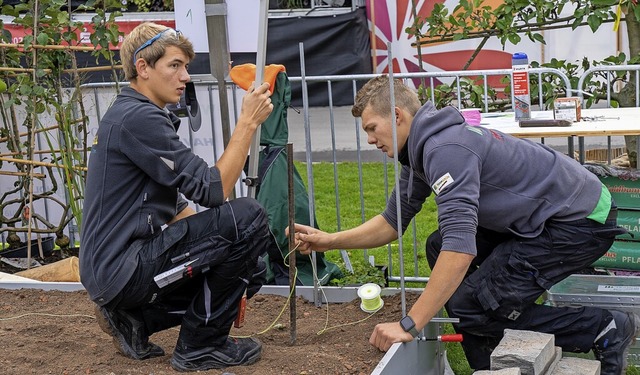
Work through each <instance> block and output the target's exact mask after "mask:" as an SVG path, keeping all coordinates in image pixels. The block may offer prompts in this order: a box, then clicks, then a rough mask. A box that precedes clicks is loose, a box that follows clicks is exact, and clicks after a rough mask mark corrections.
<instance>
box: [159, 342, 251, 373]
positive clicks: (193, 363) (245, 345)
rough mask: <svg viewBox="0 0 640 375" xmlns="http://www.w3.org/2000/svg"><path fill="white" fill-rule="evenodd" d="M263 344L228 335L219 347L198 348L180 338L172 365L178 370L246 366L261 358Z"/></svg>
mask: <svg viewBox="0 0 640 375" xmlns="http://www.w3.org/2000/svg"><path fill="white" fill-rule="evenodd" d="M261 352H262V344H261V343H260V341H258V340H256V339H254V338H239V339H235V338H231V337H227V341H226V342H225V344H224V346H222V347H219V348H214V347H205V348H196V347H190V346H189V345H186V344H185V343H184V342H183V341H182V340H181V339H178V344H177V345H176V349H175V350H174V351H173V357H172V358H171V367H173V369H174V370H177V371H204V370H211V369H221V368H225V367H229V366H246V365H251V364H253V363H256V362H257V361H258V359H260V354H261Z"/></svg>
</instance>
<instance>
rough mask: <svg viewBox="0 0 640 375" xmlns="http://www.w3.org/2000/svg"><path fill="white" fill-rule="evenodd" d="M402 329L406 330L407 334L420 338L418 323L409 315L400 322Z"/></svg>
mask: <svg viewBox="0 0 640 375" xmlns="http://www.w3.org/2000/svg"><path fill="white" fill-rule="evenodd" d="M400 327H402V329H404V331H405V332H409V333H410V334H411V336H413V337H416V336H418V330H417V329H416V323H415V322H414V321H413V319H412V318H411V317H410V316H409V315H407V316H405V317H404V318H402V319H401V320H400Z"/></svg>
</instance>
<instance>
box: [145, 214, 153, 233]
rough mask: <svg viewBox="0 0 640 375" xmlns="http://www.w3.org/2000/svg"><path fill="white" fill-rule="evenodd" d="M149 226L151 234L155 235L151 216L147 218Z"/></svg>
mask: <svg viewBox="0 0 640 375" xmlns="http://www.w3.org/2000/svg"><path fill="white" fill-rule="evenodd" d="M147 224H149V228H151V234H153V233H154V230H153V223H152V222H151V214H149V216H147Z"/></svg>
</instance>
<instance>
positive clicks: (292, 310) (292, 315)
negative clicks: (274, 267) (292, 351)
mask: <svg viewBox="0 0 640 375" xmlns="http://www.w3.org/2000/svg"><path fill="white" fill-rule="evenodd" d="M287 180H288V183H289V189H288V196H289V291H290V296H291V298H290V299H289V321H290V326H289V327H290V328H289V332H290V335H291V344H292V345H293V344H295V343H296V237H295V231H294V230H293V226H294V225H295V221H296V205H295V199H294V198H295V194H294V192H293V143H287Z"/></svg>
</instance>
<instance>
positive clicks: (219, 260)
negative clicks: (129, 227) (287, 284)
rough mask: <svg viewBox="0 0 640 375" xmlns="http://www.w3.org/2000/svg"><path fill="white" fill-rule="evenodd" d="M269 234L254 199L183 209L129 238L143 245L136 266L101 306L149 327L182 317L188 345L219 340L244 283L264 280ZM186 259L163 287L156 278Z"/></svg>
mask: <svg viewBox="0 0 640 375" xmlns="http://www.w3.org/2000/svg"><path fill="white" fill-rule="evenodd" d="M273 241H274V240H273V236H272V235H271V232H270V231H269V227H268V222H267V213H266V212H265V210H264V209H263V208H262V206H260V204H259V203H258V202H257V201H256V200H254V199H249V198H239V199H235V200H232V201H229V202H227V203H225V204H223V205H222V206H219V207H215V208H211V209H208V210H206V211H203V212H200V213H198V214H195V215H192V216H189V217H187V218H185V219H183V220H180V221H178V222H176V223H174V224H172V225H169V226H168V227H167V228H165V230H163V231H162V232H161V233H159V234H158V235H156V236H154V237H153V238H151V239H148V240H145V241H143V243H142V244H140V243H137V244H134V245H135V246H141V250H140V252H139V255H138V267H137V269H136V272H135V273H134V274H133V276H132V278H131V279H130V280H129V282H128V284H127V285H126V286H125V288H124V290H123V291H122V292H121V293H120V294H119V295H118V296H117V297H116V298H115V299H114V301H112V302H110V303H109V304H108V306H107V308H110V309H126V310H127V311H129V312H130V313H131V314H135V315H136V316H138V317H139V318H140V319H142V320H144V323H145V328H146V331H147V333H148V334H149V335H151V334H152V333H154V332H158V331H161V330H163V329H167V328H169V327H174V326H176V325H181V330H180V338H181V340H182V341H183V342H185V343H186V344H188V345H190V346H193V347H210V346H219V345H222V344H224V343H225V341H226V339H227V336H228V334H229V331H230V329H231V325H232V324H233V321H234V320H235V318H236V316H237V313H238V303H239V301H240V299H241V298H242V296H243V294H244V293H245V290H246V289H247V287H248V286H249V287H250V289H251V290H250V292H248V293H247V294H248V296H249V293H255V292H256V291H257V289H259V287H260V286H261V285H262V282H264V280H263V279H262V278H261V277H258V278H259V280H256V278H257V277H256V274H255V273H256V269H257V268H259V267H257V265H258V261H259V256H260V255H262V254H263V253H265V252H266V249H267V248H268V247H269V246H274V242H273ZM134 245H132V246H134ZM187 263H188V266H189V267H190V268H187V267H184V270H185V271H184V272H182V273H181V275H182V277H181V278H180V279H179V280H177V281H174V282H172V283H170V284H168V285H166V286H163V287H159V286H158V284H157V283H156V281H154V277H155V276H157V275H159V274H161V273H163V272H165V271H167V270H170V269H172V268H175V267H182V266H183V265H185V264H187Z"/></svg>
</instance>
